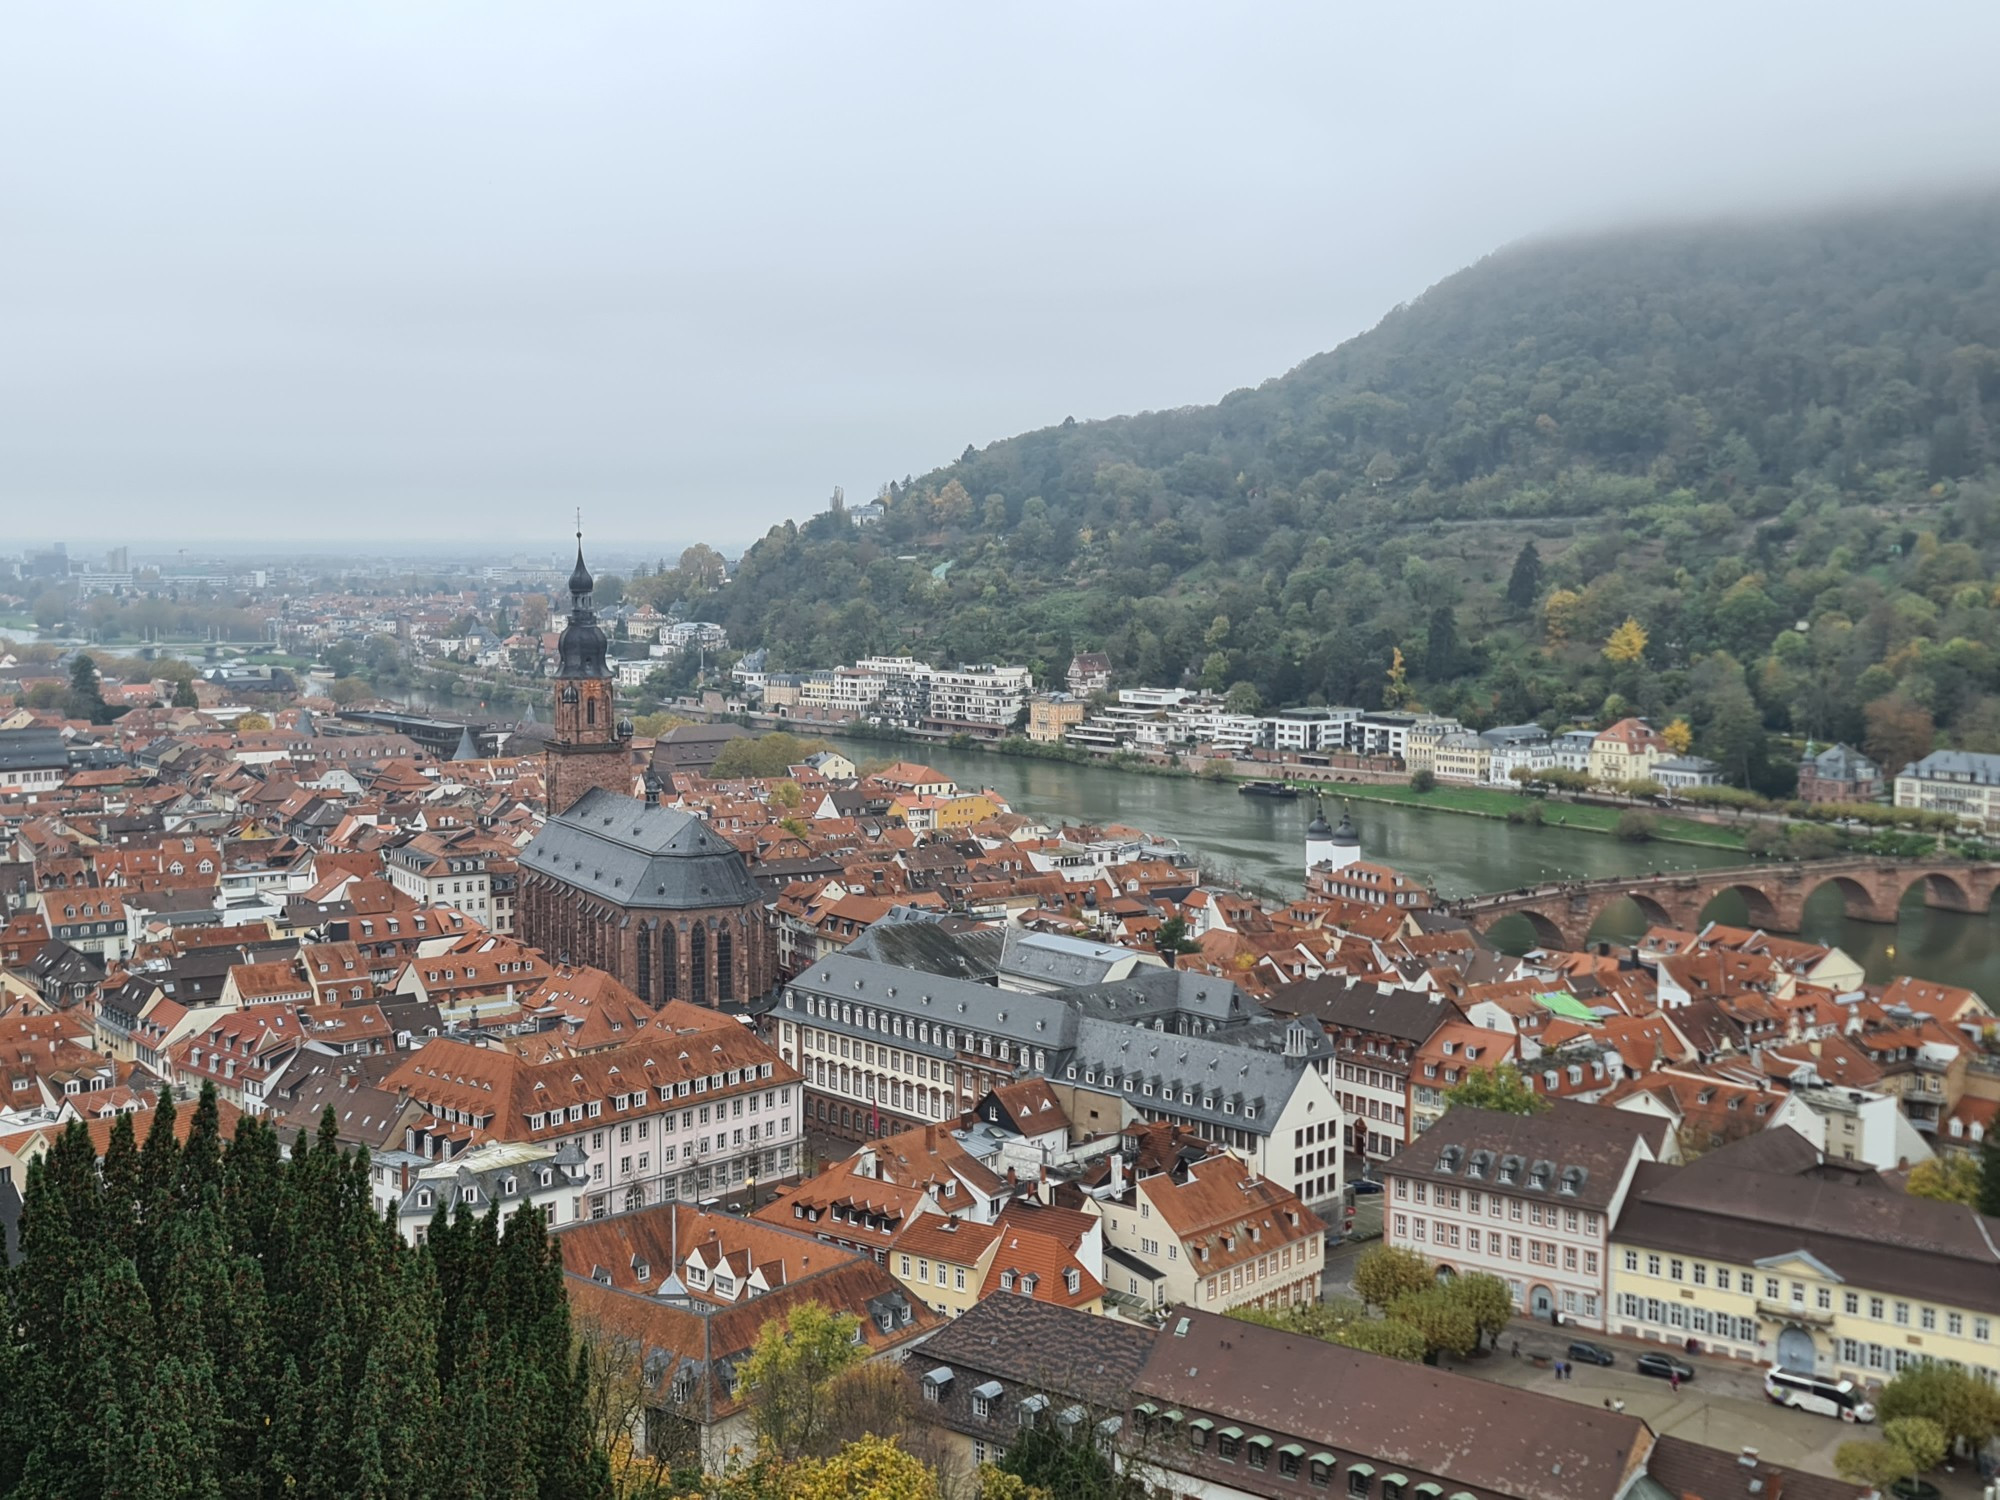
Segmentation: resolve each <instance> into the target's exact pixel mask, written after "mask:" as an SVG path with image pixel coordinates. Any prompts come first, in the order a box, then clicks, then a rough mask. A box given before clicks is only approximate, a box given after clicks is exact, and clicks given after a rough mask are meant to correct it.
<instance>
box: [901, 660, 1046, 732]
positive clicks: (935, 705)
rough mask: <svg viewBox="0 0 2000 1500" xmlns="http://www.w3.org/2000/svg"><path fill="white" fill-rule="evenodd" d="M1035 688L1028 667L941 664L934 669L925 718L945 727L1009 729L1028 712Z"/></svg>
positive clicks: (929, 723) (931, 723)
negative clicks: (953, 666) (944, 665)
mask: <svg viewBox="0 0 2000 1500" xmlns="http://www.w3.org/2000/svg"><path fill="white" fill-rule="evenodd" d="M1033 688H1034V682H1033V679H1032V678H1031V677H1030V675H1029V672H1028V669H1027V668H1026V667H996V666H978V667H956V668H952V669H948V670H947V669H943V668H940V669H938V670H937V671H934V672H932V673H931V677H930V684H929V701H928V703H927V705H926V707H925V710H924V722H925V723H926V724H928V725H931V726H933V727H936V728H944V729H950V728H957V727H964V728H970V729H987V730H1000V729H1005V728H1007V727H1008V726H1009V725H1011V724H1013V723H1014V721H1015V720H1016V719H1018V718H1020V717H1021V715H1022V714H1024V713H1026V712H1027V708H1028V694H1029V693H1030V692H1031V691H1033Z"/></svg>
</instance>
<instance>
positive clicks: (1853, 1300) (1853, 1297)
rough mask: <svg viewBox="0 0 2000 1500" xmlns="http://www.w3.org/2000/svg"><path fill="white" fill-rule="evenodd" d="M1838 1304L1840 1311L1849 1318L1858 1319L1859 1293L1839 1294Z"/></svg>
mask: <svg viewBox="0 0 2000 1500" xmlns="http://www.w3.org/2000/svg"><path fill="white" fill-rule="evenodd" d="M1840 1302H1841V1307H1842V1309H1843V1310H1844V1311H1845V1312H1846V1313H1847V1315H1848V1316H1849V1317H1858V1316H1859V1315H1860V1313H1861V1294H1860V1293H1859V1292H1842V1293H1841V1294H1840Z"/></svg>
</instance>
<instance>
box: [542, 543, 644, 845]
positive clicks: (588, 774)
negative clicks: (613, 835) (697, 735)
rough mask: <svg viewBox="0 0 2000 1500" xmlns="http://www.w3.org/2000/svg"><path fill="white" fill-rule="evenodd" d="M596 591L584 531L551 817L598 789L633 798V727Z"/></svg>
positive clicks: (559, 689)
mask: <svg viewBox="0 0 2000 1500" xmlns="http://www.w3.org/2000/svg"><path fill="white" fill-rule="evenodd" d="M594 587H595V583H594V580H593V579H592V578H591V576H590V569H589V568H587V567H585V566H584V565H583V533H582V532H580V531H579V532H578V533H577V534H576V567H575V569H574V570H573V571H572V572H571V573H570V575H569V600H570V605H569V624H568V625H566V626H564V627H563V633H562V638H561V640H560V641H559V642H558V643H557V646H556V657H557V667H556V723H555V729H556V734H555V738H554V739H553V740H552V741H550V743H549V748H548V755H547V759H548V765H547V776H546V780H547V782H548V793H549V816H550V817H554V816H556V815H557V814H558V813H564V812H567V811H569V809H570V808H571V807H572V806H574V805H575V803H576V800H577V799H578V798H579V797H581V796H582V795H583V794H584V793H585V792H587V791H589V790H590V789H591V788H592V787H600V786H601V787H603V788H604V789H605V790H606V791H608V792H617V793H618V794H619V795H621V796H630V795H631V792H632V768H631V764H630V762H631V757H630V755H629V754H628V753H627V742H628V741H629V740H630V739H631V738H632V726H631V725H630V724H628V723H621V722H620V721H619V719H618V697H617V693H616V691H615V690H614V687H613V683H612V678H611V668H610V666H609V665H608V664H607V663H606V661H605V659H604V652H605V645H604V630H603V627H602V626H600V625H599V624H598V623H597V611H596V609H595V608H594V607H593V606H592V604H591V598H590V596H591V590H592V589H593V588H594Z"/></svg>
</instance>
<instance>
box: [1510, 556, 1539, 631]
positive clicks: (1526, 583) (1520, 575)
mask: <svg viewBox="0 0 2000 1500" xmlns="http://www.w3.org/2000/svg"><path fill="white" fill-rule="evenodd" d="M1541 592H1542V554H1541V553H1540V552H1539V551H1537V550H1536V548H1535V542H1534V538H1532V537H1530V538H1529V539H1528V540H1527V541H1525V542H1523V543H1521V550H1520V551H1519V552H1517V553H1516V554H1515V555H1514V571H1513V573H1512V575H1510V576H1509V577H1508V579H1507V602H1508V603H1509V604H1510V605H1512V606H1513V607H1514V608H1515V609H1516V610H1518V611H1520V612H1521V613H1522V614H1526V613H1527V612H1528V611H1529V610H1531V609H1533V608H1534V607H1535V600H1536V599H1538V598H1540V597H1541Z"/></svg>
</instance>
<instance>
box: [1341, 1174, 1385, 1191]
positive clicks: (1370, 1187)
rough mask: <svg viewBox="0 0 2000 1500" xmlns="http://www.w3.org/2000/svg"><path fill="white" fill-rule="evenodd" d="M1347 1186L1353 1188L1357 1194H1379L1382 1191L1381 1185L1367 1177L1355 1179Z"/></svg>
mask: <svg viewBox="0 0 2000 1500" xmlns="http://www.w3.org/2000/svg"><path fill="white" fill-rule="evenodd" d="M1348 1186H1349V1187H1351V1188H1353V1189H1354V1191H1355V1192H1357V1193H1379V1192H1381V1191H1382V1184H1381V1183H1379V1182H1376V1181H1375V1180H1374V1179H1373V1178H1369V1177H1357V1178H1355V1179H1354V1181H1352V1182H1350V1183H1349V1184H1348Z"/></svg>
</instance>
